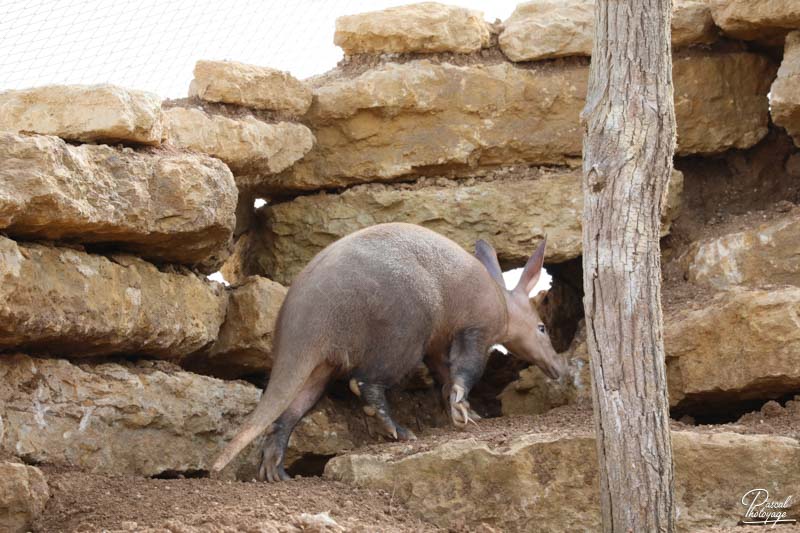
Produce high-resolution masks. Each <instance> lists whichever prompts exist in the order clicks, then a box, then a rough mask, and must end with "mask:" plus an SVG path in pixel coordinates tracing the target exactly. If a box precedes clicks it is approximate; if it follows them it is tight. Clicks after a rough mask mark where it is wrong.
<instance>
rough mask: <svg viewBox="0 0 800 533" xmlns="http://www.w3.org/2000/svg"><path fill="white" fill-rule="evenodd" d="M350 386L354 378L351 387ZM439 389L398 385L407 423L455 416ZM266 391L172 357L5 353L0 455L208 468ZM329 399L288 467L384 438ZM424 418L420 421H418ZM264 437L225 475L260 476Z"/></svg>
mask: <svg viewBox="0 0 800 533" xmlns="http://www.w3.org/2000/svg"><path fill="white" fill-rule="evenodd" d="M345 388H346V385H345ZM438 394H439V393H438V391H434V390H425V391H402V390H394V389H393V390H392V391H390V395H389V398H390V402H391V403H392V405H393V406H396V408H395V409H394V411H395V415H396V416H397V420H399V421H400V422H401V423H403V424H406V425H408V426H409V427H413V429H414V431H418V429H419V425H418V424H420V423H421V424H422V425H423V426H424V427H431V426H433V425H441V424H443V423H446V422H447V417H446V416H445V415H444V411H443V410H442V409H441V408H440V407H439V404H438V402H437V399H438ZM260 396H261V390H260V389H259V388H257V387H255V386H253V385H250V384H248V383H245V382H243V381H224V380H220V379H216V378H213V377H208V376H203V375H198V374H193V373H191V372H187V371H184V370H181V369H180V368H178V367H177V366H175V365H173V364H171V363H168V362H165V361H146V360H138V361H136V362H133V363H131V362H126V363H100V364H94V363H92V364H90V363H84V364H75V363H72V362H69V361H66V360H63V359H37V358H32V357H29V356H27V355H23V354H5V355H0V420H2V422H3V428H4V432H2V433H0V452H3V453H11V454H14V455H17V456H19V457H23V458H25V459H26V460H30V461H37V462H44V463H51V464H59V465H70V466H73V467H78V468H81V469H86V470H89V471H93V472H104V473H112V474H124V475H137V476H153V475H158V474H163V473H167V474H170V473H171V474H177V473H192V472H196V471H199V470H207V469H208V468H209V466H210V465H211V462H212V461H213V460H214V458H215V457H216V455H217V454H218V453H219V452H220V451H221V450H222V448H223V446H224V445H225V443H227V441H228V440H230V439H231V438H232V437H233V435H234V434H235V433H236V431H237V430H238V428H239V426H240V425H241V424H242V423H243V421H244V419H245V417H246V416H247V415H249V414H250V413H251V412H252V410H253V409H254V408H255V406H256V404H257V403H258V400H259V398H260ZM350 399H351V400H353V401H352V402H348V401H342V400H337V401H333V400H331V399H329V398H323V399H322V400H321V401H320V402H319V403H318V404H317V405H316V406H315V407H314V409H312V410H311V411H310V412H309V413H308V414H307V415H306V416H305V417H304V418H303V419H302V420H301V421H300V422H299V423H298V425H297V427H296V428H295V431H294V433H293V434H292V437H291V439H290V441H289V449H288V450H287V455H286V464H287V467H292V465H294V464H295V463H296V462H297V461H300V460H303V459H306V458H308V457H311V458H320V457H324V456H330V455H335V454H338V453H341V452H343V451H347V450H352V449H354V448H356V447H357V446H359V445H363V444H367V443H374V442H380V441H381V438H380V437H379V436H378V433H377V428H378V427H379V426H378V423H377V422H375V421H374V419H371V418H369V417H367V416H366V415H364V414H363V413H362V411H361V408H360V407H356V405H357V404H358V403H359V402H357V401H355V399H354V398H350ZM415 421H416V425H415ZM261 441H262V439H257V440H256V441H255V442H254V443H253V444H252V445H250V446H249V447H248V448H247V449H246V450H245V451H244V452H243V453H242V454H241V455H240V456H239V457H238V458H237V459H236V460H235V461H234V462H233V463H231V465H230V466H229V467H227V468H226V469H225V470H224V471H223V473H222V475H223V477H225V478H231V477H234V476H235V477H237V478H238V479H243V480H247V481H249V480H250V479H253V478H254V477H255V475H256V471H257V467H258V462H259V456H260V446H261Z"/></svg>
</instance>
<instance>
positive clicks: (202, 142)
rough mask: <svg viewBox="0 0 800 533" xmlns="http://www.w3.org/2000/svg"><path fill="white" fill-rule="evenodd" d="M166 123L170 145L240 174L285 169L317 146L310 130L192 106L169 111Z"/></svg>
mask: <svg viewBox="0 0 800 533" xmlns="http://www.w3.org/2000/svg"><path fill="white" fill-rule="evenodd" d="M164 120H165V123H166V128H165V129H166V136H167V138H168V139H169V142H170V144H172V145H173V146H175V147H177V148H183V149H187V150H194V151H197V152H202V153H206V154H209V155H212V156H214V157H217V158H219V159H222V161H224V162H225V164H226V165H228V166H229V167H230V168H231V170H232V171H233V172H235V173H236V174H237V175H238V174H242V173H248V172H249V173H258V172H263V173H265V174H274V173H277V172H280V171H282V170H285V169H287V168H289V167H290V166H292V165H293V164H294V163H295V161H297V160H298V159H300V158H301V157H303V156H304V155H305V154H306V152H308V151H309V150H311V146H312V145H313V144H314V135H313V134H312V133H311V130H309V129H308V128H307V127H306V126H304V125H302V124H295V123H292V122H277V123H267V122H264V121H262V120H258V119H257V118H255V117H253V116H244V117H237V118H229V117H225V116H222V115H210V114H208V113H206V112H205V111H203V110H202V109H199V108H193V107H170V108H167V109H165V110H164ZM236 181H237V184H238V183H239V179H238V177H237V180H236Z"/></svg>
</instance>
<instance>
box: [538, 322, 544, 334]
mask: <svg viewBox="0 0 800 533" xmlns="http://www.w3.org/2000/svg"><path fill="white" fill-rule="evenodd" d="M539 333H544V324H539Z"/></svg>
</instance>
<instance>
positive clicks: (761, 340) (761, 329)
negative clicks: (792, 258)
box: [501, 287, 800, 414]
mask: <svg viewBox="0 0 800 533" xmlns="http://www.w3.org/2000/svg"><path fill="white" fill-rule="evenodd" d="M798 316H800V288H798V287H780V288H777V289H771V290H764V289H743V288H735V289H734V290H731V291H726V292H721V293H719V294H718V295H716V297H714V298H713V299H711V300H710V301H707V302H704V304H703V306H702V307H697V308H690V309H670V310H667V311H666V312H665V314H664V346H665V349H666V353H667V379H668V386H669V400H670V405H671V406H672V407H676V406H677V407H680V408H689V407H707V406H712V407H713V406H714V405H724V404H726V403H730V402H731V401H736V402H738V401H742V400H748V399H753V398H757V399H764V398H779V397H781V396H783V395H784V394H789V393H792V392H795V391H797V389H798V388H800V361H798V358H797V353H798V350H800V321H799V320H798V318H797V317H798ZM566 358H567V361H568V362H569V372H568V374H567V378H566V379H563V380H560V381H558V382H554V381H553V380H550V379H548V378H547V377H545V376H544V374H542V373H541V371H539V370H538V369H537V368H533V367H531V368H528V369H526V370H523V371H522V372H520V376H519V379H518V380H516V381H514V382H512V383H510V384H509V385H508V386H507V387H506V389H505V390H504V391H503V392H502V394H501V401H502V407H503V414H535V413H542V412H545V411H547V410H549V409H552V408H553V407H557V406H559V405H565V404H573V403H581V402H585V401H588V400H589V394H590V384H591V382H590V380H591V375H590V373H589V355H588V347H587V345H586V337H585V332H584V331H580V332H579V334H578V335H577V336H576V339H575V341H574V342H573V344H572V346H571V347H570V350H569V351H568V352H567V353H566Z"/></svg>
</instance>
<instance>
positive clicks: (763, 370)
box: [664, 286, 800, 406]
mask: <svg viewBox="0 0 800 533" xmlns="http://www.w3.org/2000/svg"><path fill="white" fill-rule="evenodd" d="M664 323H665V325H666V326H665V329H664V345H665V348H666V352H667V380H668V384H669V396H670V404H671V405H673V406H674V405H676V404H682V405H684V406H687V405H690V404H698V403H703V402H705V403H706V404H707V403H709V402H710V401H715V402H717V403H720V402H725V401H726V400H727V401H741V400H748V399H752V398H757V399H764V398H780V397H781V396H783V395H784V394H788V393H794V392H797V390H798V389H800V358H798V356H797V354H798V353H800V287H796V286H786V287H775V288H770V289H744V288H737V289H732V290H729V291H724V292H721V293H719V294H717V295H716V296H715V297H714V298H713V299H712V300H711V301H709V302H706V303H704V304H703V306H702V307H699V308H693V309H686V310H678V311H675V312H670V313H666V314H665V318H664Z"/></svg>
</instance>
